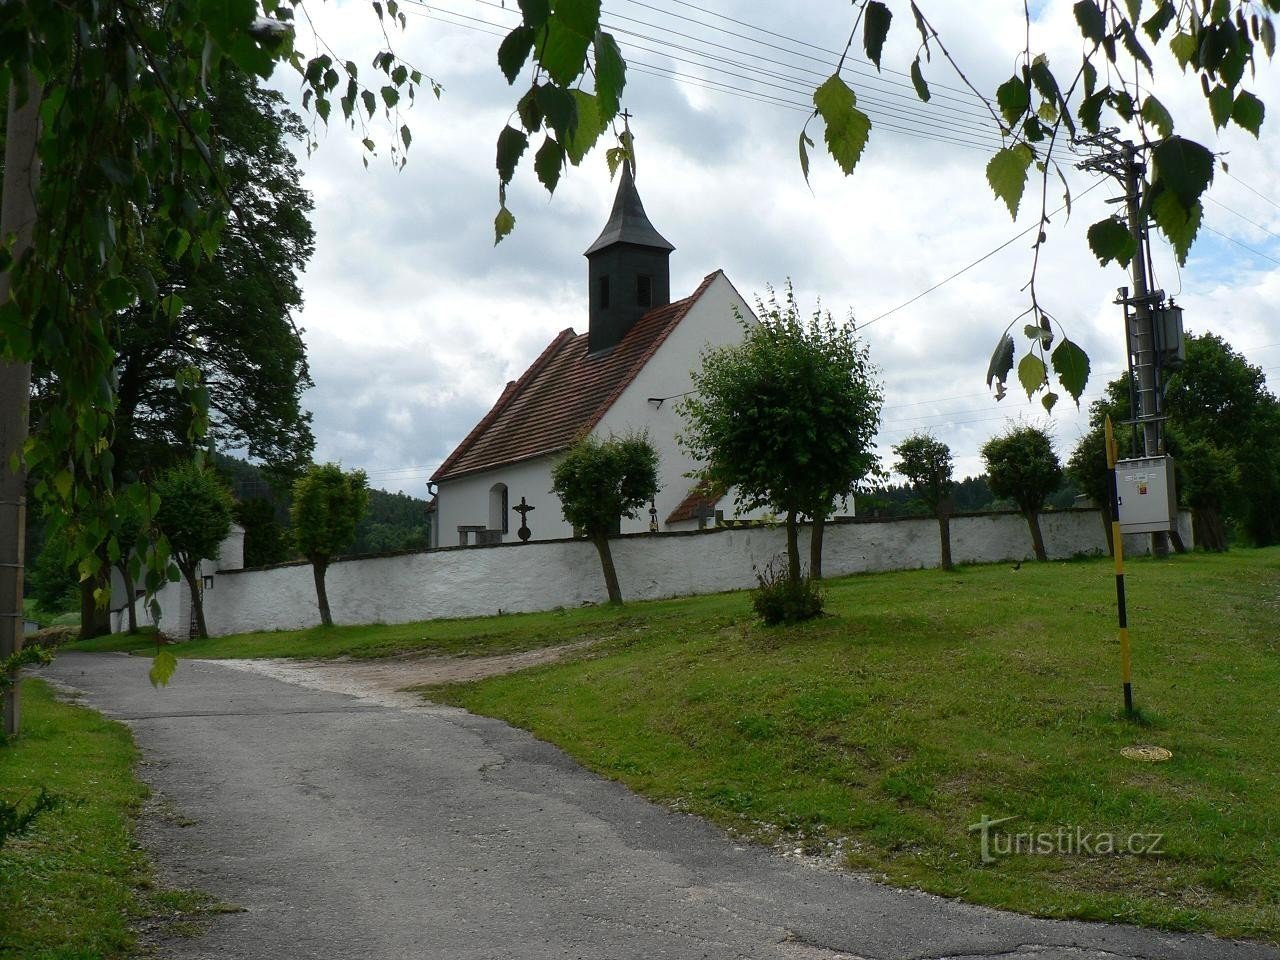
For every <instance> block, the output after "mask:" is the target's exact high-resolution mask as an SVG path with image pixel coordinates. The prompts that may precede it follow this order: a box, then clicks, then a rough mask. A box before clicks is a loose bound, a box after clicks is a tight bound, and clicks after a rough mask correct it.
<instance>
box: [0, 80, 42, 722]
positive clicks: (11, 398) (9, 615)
mask: <svg viewBox="0 0 1280 960" xmlns="http://www.w3.org/2000/svg"><path fill="white" fill-rule="evenodd" d="M39 138H40V88H39V86H38V85H37V84H36V83H35V82H34V80H32V78H31V77H30V76H26V77H23V76H22V75H20V74H18V75H15V76H14V77H13V78H12V79H11V80H10V82H9V117H8V123H7V126H6V129H5V145H4V184H3V188H0V190H2V196H0V237H4V238H5V239H6V240H7V239H9V238H12V240H13V245H12V246H11V247H10V253H11V254H12V256H13V262H14V263H15V264H16V263H17V262H18V261H19V260H21V258H22V256H23V255H24V254H25V253H26V252H27V251H28V250H29V249H30V247H31V239H32V237H33V236H34V233H35V224H36V188H37V186H38V184H39V180H40V157H39V154H38V152H37V151H38V147H39ZM10 282H11V277H10V271H8V270H6V271H4V272H3V273H0V305H3V304H6V303H8V302H9V297H10ZM30 394H31V364H30V362H26V361H23V362H18V361H16V360H14V359H13V358H6V359H0V660H4V659H6V658H7V657H10V656H12V655H13V654H15V653H18V652H19V651H20V650H21V649H22V631H23V615H22V579H23V567H24V565H25V562H26V557H25V556H24V553H25V545H26V529H27V470H26V466H25V465H24V463H23V460H22V453H23V447H24V446H25V445H26V442H27V407H28V404H29V403H30V399H31V398H30ZM14 465H16V467H17V469H11V467H12V466H14ZM21 727H22V711H21V706H20V701H19V698H18V688H17V686H16V685H15V686H14V687H12V688H11V689H10V691H9V695H8V696H7V697H5V699H4V720H3V727H2V729H3V732H4V734H5V735H6V736H10V737H12V736H16V735H17V734H18V731H19V730H20V729H21Z"/></svg>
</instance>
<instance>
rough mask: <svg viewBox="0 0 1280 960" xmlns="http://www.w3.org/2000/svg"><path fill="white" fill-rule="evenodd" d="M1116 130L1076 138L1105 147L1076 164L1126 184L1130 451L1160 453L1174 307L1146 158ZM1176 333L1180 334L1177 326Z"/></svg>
mask: <svg viewBox="0 0 1280 960" xmlns="http://www.w3.org/2000/svg"><path fill="white" fill-rule="evenodd" d="M1117 132H1118V131H1115V130H1108V131H1104V132H1103V133H1100V134H1098V135H1097V136H1093V137H1086V138H1083V139H1080V140H1076V141H1075V145H1076V146H1077V147H1079V146H1086V147H1095V148H1101V150H1102V151H1103V152H1102V153H1099V154H1095V155H1094V156H1091V157H1089V158H1088V159H1087V160H1085V161H1083V162H1082V163H1080V164H1078V166H1079V167H1080V169H1082V170H1093V171H1101V172H1104V173H1107V174H1110V175H1111V176H1112V177H1114V178H1115V179H1116V180H1118V181H1120V183H1121V185H1122V186H1123V187H1124V196H1123V198H1120V199H1122V200H1123V202H1124V204H1125V215H1126V218H1127V219H1128V226H1129V232H1130V234H1131V235H1132V236H1133V240H1134V254H1133V258H1132V259H1131V260H1130V261H1129V268H1130V275H1131V278H1132V283H1133V291H1132V296H1131V295H1130V291H1129V289H1128V288H1126V287H1121V288H1120V291H1119V297H1118V298H1117V300H1116V303H1117V304H1119V305H1120V306H1121V307H1122V308H1123V309H1124V317H1125V339H1126V345H1127V350H1126V353H1127V356H1128V368H1129V389H1130V395H1129V396H1130V408H1131V409H1130V417H1131V419H1130V420H1129V421H1128V422H1129V424H1130V425H1131V426H1133V427H1135V428H1136V431H1137V435H1136V436H1135V437H1134V444H1133V449H1132V454H1131V455H1132V456H1143V457H1152V458H1154V457H1163V456H1164V455H1165V452H1166V451H1165V446H1164V421H1165V415H1164V410H1163V408H1164V404H1163V385H1162V383H1161V376H1160V375H1161V370H1162V366H1163V362H1164V360H1165V357H1166V356H1167V354H1168V353H1169V352H1170V350H1171V349H1173V347H1172V346H1171V345H1169V344H1166V343H1165V342H1164V341H1165V340H1166V339H1168V333H1167V331H1166V330H1165V329H1164V326H1165V321H1164V318H1165V317H1166V316H1167V315H1169V313H1170V312H1171V311H1173V310H1176V308H1175V307H1172V306H1171V305H1170V306H1168V307H1166V305H1165V302H1164V301H1165V295H1164V291H1163V290H1154V289H1152V287H1153V284H1152V282H1151V278H1150V259H1149V257H1148V238H1147V217H1146V214H1145V212H1144V209H1143V199H1144V198H1143V188H1144V186H1145V184H1146V180H1145V178H1144V174H1145V173H1146V164H1145V163H1144V162H1143V160H1142V158H1141V150H1142V149H1143V148H1142V147H1139V146H1135V145H1134V144H1133V143H1132V142H1131V141H1121V140H1120V139H1118V138H1117V136H1116V133H1117ZM1158 325H1159V326H1160V330H1159V331H1157V326H1158ZM1178 336H1179V338H1180V337H1181V331H1180V330H1179V331H1178ZM1151 552H1152V554H1153V555H1155V556H1168V554H1169V534H1168V532H1164V531H1157V532H1153V533H1152V534H1151Z"/></svg>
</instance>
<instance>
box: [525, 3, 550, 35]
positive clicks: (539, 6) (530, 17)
mask: <svg viewBox="0 0 1280 960" xmlns="http://www.w3.org/2000/svg"><path fill="white" fill-rule="evenodd" d="M518 2H519V4H520V12H521V13H522V14H524V22H525V23H527V24H528V25H529V26H531V27H533V28H534V29H535V30H536V29H538V27H540V26H542V25H543V24H544V23H546V22H547V17H549V16H550V15H551V0H518Z"/></svg>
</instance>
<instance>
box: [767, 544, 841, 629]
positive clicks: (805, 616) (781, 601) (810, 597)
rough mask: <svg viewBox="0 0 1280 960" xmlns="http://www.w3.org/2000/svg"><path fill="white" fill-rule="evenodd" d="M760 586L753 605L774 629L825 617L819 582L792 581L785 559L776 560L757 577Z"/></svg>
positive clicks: (810, 580)
mask: <svg viewBox="0 0 1280 960" xmlns="http://www.w3.org/2000/svg"><path fill="white" fill-rule="evenodd" d="M756 581H757V582H758V583H759V584H760V585H759V586H758V587H756V589H755V590H753V591H752V592H751V605H752V606H753V607H755V611H756V613H757V614H759V616H760V619H761V620H763V621H764V622H765V623H767V624H769V625H770V626H773V625H775V624H779V623H800V622H801V621H803V620H812V619H813V618H814V617H817V616H821V615H822V604H823V598H822V590H821V589H820V587H819V586H818V581H816V580H813V579H812V578H810V577H807V576H806V577H801V578H800V579H799V580H798V581H792V580H791V579H790V578H789V577H788V576H787V562H786V558H785V557H774V558H773V559H772V560H770V561H769V562H768V564H766V565H765V568H764V570H763V571H759V572H757V573H756Z"/></svg>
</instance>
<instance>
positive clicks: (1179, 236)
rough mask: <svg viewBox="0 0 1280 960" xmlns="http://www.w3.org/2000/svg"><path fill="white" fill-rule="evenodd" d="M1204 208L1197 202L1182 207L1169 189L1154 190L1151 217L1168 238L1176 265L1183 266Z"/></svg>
mask: <svg viewBox="0 0 1280 960" xmlns="http://www.w3.org/2000/svg"><path fill="white" fill-rule="evenodd" d="M1203 214H1204V208H1203V207H1202V206H1201V204H1200V201H1199V200H1197V201H1196V202H1195V203H1193V204H1192V205H1191V206H1190V207H1189V208H1188V207H1184V206H1183V205H1182V203H1181V202H1180V201H1179V199H1178V196H1177V194H1175V193H1174V192H1173V191H1171V190H1169V189H1159V190H1156V191H1155V193H1154V195H1153V197H1152V200H1151V215H1152V219H1154V220H1155V222H1156V226H1157V227H1159V228H1160V232H1161V233H1163V234H1164V235H1165V237H1166V238H1168V240H1169V243H1170V244H1172V246H1173V252H1174V253H1175V254H1176V255H1177V258H1178V263H1179V265H1181V266H1185V265H1186V263H1187V254H1188V253H1190V252H1191V244H1192V243H1193V242H1194V241H1195V239H1196V234H1197V233H1199V232H1200V220H1201V217H1202V216H1203Z"/></svg>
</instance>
